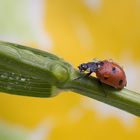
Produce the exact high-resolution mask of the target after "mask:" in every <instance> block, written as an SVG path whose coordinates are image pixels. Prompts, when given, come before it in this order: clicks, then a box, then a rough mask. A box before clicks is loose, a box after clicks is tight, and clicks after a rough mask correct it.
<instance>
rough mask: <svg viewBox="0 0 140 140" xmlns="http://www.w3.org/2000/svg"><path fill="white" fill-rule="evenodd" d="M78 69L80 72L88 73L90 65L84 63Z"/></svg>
mask: <svg viewBox="0 0 140 140" xmlns="http://www.w3.org/2000/svg"><path fill="white" fill-rule="evenodd" d="M78 68H79V70H80V72H82V71H86V70H87V69H88V65H87V64H85V63H83V64H81V65H80V66H78Z"/></svg>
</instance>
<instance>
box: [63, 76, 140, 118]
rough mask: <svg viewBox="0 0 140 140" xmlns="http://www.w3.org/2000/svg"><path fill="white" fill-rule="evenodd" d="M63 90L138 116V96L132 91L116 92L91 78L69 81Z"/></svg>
mask: <svg viewBox="0 0 140 140" xmlns="http://www.w3.org/2000/svg"><path fill="white" fill-rule="evenodd" d="M65 88H66V89H70V90H71V91H73V92H76V93H79V94H82V95H84V96H88V97H90V98H93V99H96V100H98V101H101V102H104V103H106V104H109V105H111V106H114V107H117V108H119V109H122V110H125V111H127V112H129V113H132V114H135V115H137V116H140V94H139V93H136V92H134V91H130V90H128V89H123V90H116V89H114V88H112V87H110V86H107V85H105V84H100V82H99V81H97V80H96V79H94V78H92V77H84V78H81V79H78V80H71V81H69V82H67V84H66V85H65Z"/></svg>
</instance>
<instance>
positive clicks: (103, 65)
mask: <svg viewBox="0 0 140 140" xmlns="http://www.w3.org/2000/svg"><path fill="white" fill-rule="evenodd" d="M78 68H79V71H80V72H85V71H88V73H87V74H86V76H90V75H91V74H92V73H93V72H94V73H95V74H96V77H97V78H98V79H99V81H100V82H101V83H105V84H107V85H110V86H112V87H114V88H116V89H120V90H121V89H123V88H124V87H125V86H126V84H127V80H126V75H125V72H124V70H123V69H122V67H121V66H119V65H118V64H117V63H115V62H112V61H110V60H103V61H99V60H98V61H96V60H94V61H93V62H88V63H83V64H81V65H80V66H78Z"/></svg>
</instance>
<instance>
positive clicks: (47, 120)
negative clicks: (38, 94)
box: [0, 0, 140, 140]
mask: <svg viewBox="0 0 140 140" xmlns="http://www.w3.org/2000/svg"><path fill="white" fill-rule="evenodd" d="M0 40H5V41H9V42H15V43H18V44H24V45H28V46H31V47H36V48H38V49H42V50H45V51H48V52H51V53H54V54H56V55H58V56H59V57H62V58H64V59H65V60H67V61H68V62H70V63H71V64H73V65H74V66H75V67H76V66H77V65H79V64H80V63H82V62H88V61H90V60H92V59H93V58H99V59H113V60H114V61H116V62H118V63H119V64H120V65H122V66H123V67H124V69H125V71H126V74H127V79H128V86H127V88H129V89H131V90H135V91H140V86H139V82H140V79H139V77H140V54H139V53H140V0H24V1H23V0H5V1H3V0H0ZM102 139H104V140H132V139H133V140H139V139H140V119H139V118H138V117H136V116H133V115H131V114H128V113H126V112H123V111H121V110H119V109H116V108H114V107H111V106H108V105H106V104H103V103H100V102H98V101H95V100H93V99H90V98H88V97H84V96H81V95H78V94H76V93H72V92H63V93H61V94H60V95H58V96H56V97H53V98H49V99H47V98H44V99H40V98H32V97H22V96H16V95H9V94H5V93H1V94H0V140H102Z"/></svg>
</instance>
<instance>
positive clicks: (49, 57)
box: [0, 41, 140, 116]
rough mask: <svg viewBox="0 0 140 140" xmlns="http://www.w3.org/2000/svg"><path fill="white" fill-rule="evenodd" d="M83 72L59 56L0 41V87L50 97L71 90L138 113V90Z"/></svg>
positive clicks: (14, 91)
mask: <svg viewBox="0 0 140 140" xmlns="http://www.w3.org/2000/svg"><path fill="white" fill-rule="evenodd" d="M80 76H84V74H81V73H79V72H78V71H77V70H76V69H74V68H73V67H72V65H70V64H69V63H67V62H65V61H64V60H63V59H61V58H59V57H57V56H55V55H53V54H50V53H47V52H44V51H40V50H37V49H33V48H29V47H25V46H21V45H17V44H13V43H8V42H2V41H1V42H0V91H1V92H5V93H9V94H15V95H23V96H32V97H43V98H45V97H53V96H55V95H58V93H60V92H61V91H67V90H69V91H74V92H76V93H79V94H82V95H84V96H88V97H90V98H93V99H96V100H98V101H101V102H104V103H106V104H109V105H111V106H114V107H117V108H119V109H122V110H124V111H127V112H129V113H132V114H134V115H137V116H140V94H139V93H136V92H133V91H130V90H128V89H123V90H116V89H115V88H113V87H110V86H107V85H105V84H101V83H100V82H99V81H98V80H97V79H95V78H93V77H83V78H80V79H75V78H77V77H80Z"/></svg>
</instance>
